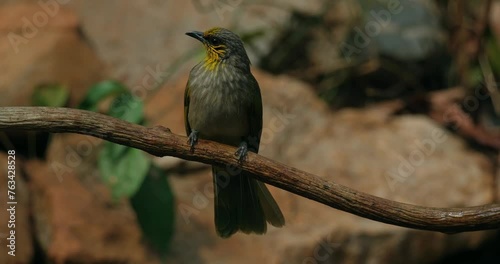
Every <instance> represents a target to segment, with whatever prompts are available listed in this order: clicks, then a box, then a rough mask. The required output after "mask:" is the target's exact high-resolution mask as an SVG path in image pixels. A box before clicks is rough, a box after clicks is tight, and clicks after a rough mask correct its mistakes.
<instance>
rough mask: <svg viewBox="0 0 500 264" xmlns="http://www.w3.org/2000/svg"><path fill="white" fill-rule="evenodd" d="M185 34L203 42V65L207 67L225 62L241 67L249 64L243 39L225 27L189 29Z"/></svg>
mask: <svg viewBox="0 0 500 264" xmlns="http://www.w3.org/2000/svg"><path fill="white" fill-rule="evenodd" d="M186 35H188V36H190V37H193V38H195V39H197V40H199V41H200V42H201V43H203V46H204V47H205V50H206V58H205V66H207V68H209V69H215V68H216V67H217V66H218V65H221V64H226V63H229V64H232V65H234V66H242V67H249V65H250V60H249V59H248V56H247V53H246V51H245V47H244V46H243V41H241V39H240V37H239V36H238V35H236V34H234V33H233V32H231V31H229V30H227V29H225V28H219V27H216V28H212V29H209V30H207V31H205V32H200V31H191V32H187V33H186Z"/></svg>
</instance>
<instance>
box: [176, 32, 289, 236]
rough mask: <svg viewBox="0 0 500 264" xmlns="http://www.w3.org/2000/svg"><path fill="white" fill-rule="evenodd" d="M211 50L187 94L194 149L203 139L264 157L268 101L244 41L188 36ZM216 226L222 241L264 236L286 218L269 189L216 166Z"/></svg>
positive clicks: (204, 34) (186, 114)
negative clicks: (264, 113) (264, 116)
mask: <svg viewBox="0 0 500 264" xmlns="http://www.w3.org/2000/svg"><path fill="white" fill-rule="evenodd" d="M186 34H187V35H189V36H191V37H193V38H196V39H198V40H199V41H201V43H203V45H204V47H205V50H206V57H205V59H204V60H203V61H202V62H200V63H199V64H197V65H196V66H194V68H193V69H192V70H191V73H190V75H189V80H188V83H187V86H186V91H185V95H184V120H185V125H186V132H187V134H188V135H189V140H190V144H191V146H192V147H194V145H195V144H196V141H197V139H198V138H202V139H208V140H213V141H217V142H220V143H224V144H228V145H233V146H239V148H238V152H237V156H238V158H240V159H242V160H243V159H244V156H245V154H246V151H247V149H248V150H249V151H253V152H256V153H257V152H258V151H259V143H260V135H261V130H262V98H261V95H260V89H259V85H258V83H257V81H256V80H255V78H254V77H253V75H252V73H251V72H250V60H249V59H248V56H247V54H246V51H245V48H244V46H243V42H242V41H241V39H240V38H239V37H238V36H237V35H236V34H234V33H232V32H231V31H229V30H227V29H223V28H213V29H210V30H208V31H206V32H198V31H193V32H188V33H186ZM212 171H213V176H214V190H215V227H216V231H217V234H218V235H220V236H221V237H229V236H231V235H232V234H234V233H235V232H236V231H238V230H241V231H242V232H244V233H257V234H263V233H265V232H266V229H267V223H266V222H269V223H270V224H271V225H273V226H277V227H281V226H283V225H284V224H285V219H284V217H283V215H282V213H281V210H280V209H279V207H278V205H277V204H276V202H275V201H274V198H273V197H272V196H271V194H270V192H269V190H268V189H267V187H266V186H265V185H264V184H263V183H261V182H259V181H257V180H255V179H253V178H251V177H250V176H248V175H246V173H245V172H242V171H241V170H240V169H239V168H234V167H215V166H214V167H212Z"/></svg>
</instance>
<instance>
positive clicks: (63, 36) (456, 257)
mask: <svg viewBox="0 0 500 264" xmlns="http://www.w3.org/2000/svg"><path fill="white" fill-rule="evenodd" d="M214 26H221V27H226V28H228V29H231V30H232V31H234V32H236V33H237V34H239V35H240V36H241V37H242V39H243V40H244V42H245V46H246V49H247V52H248V53H249V56H250V59H251V61H252V65H253V70H252V71H253V73H254V75H255V77H256V78H257V80H258V81H259V84H260V86H261V90H262V94H263V101H264V129H263V135H262V142H261V154H262V155H264V156H266V157H269V158H271V159H273V160H276V161H278V162H282V163H285V164H288V165H290V166H293V167H296V168H299V169H302V170H304V171H308V172H311V173H313V174H316V175H318V176H321V177H324V178H326V179H329V180H331V181H334V182H337V183H340V184H343V185H345V186H348V187H350V188H353V189H356V190H359V191H363V192H366V193H369V194H372V195H376V196H380V197H384V198H387V199H391V200H395V201H400V202H405V203H411V204H418V205H423V206H435V207H462V206H474V205H482V204H489V203H495V202H498V199H499V198H500V192H499V191H500V181H499V178H498V177H499V175H500V170H499V167H498V166H499V161H500V158H499V154H498V150H499V149H500V131H499V124H500V119H499V117H500V94H499V88H498V81H497V79H498V78H500V45H499V43H500V1H487V0H483V1H479V0H475V1H465V0H455V1H447V0H439V1H432V0H399V1H398V0H357V1H347V0H312V1H307V2H306V1H298V0H291V1H286V0H278V1H262V0H189V1H183V2H181V1H169V0H144V1H132V0H121V1H118V0H108V1H98V0H86V1H84V0H0V35H1V37H0V91H1V96H0V106H28V105H37V106H64V107H72V108H81V109H87V110H91V111H97V112H101V113H105V114H109V115H112V116H114V117H117V118H121V119H125V120H127V121H129V122H133V123H137V124H141V125H146V126H156V125H162V126H164V127H168V128H170V129H171V130H172V131H173V132H174V133H177V134H182V135H184V134H185V131H184V123H183V122H184V121H183V96H184V87H185V84H186V81H187V76H188V73H189V70H190V69H191V68H192V67H193V66H194V65H195V64H196V63H197V62H198V61H200V60H201V59H202V58H203V56H204V51H203V49H202V47H201V45H200V44H199V43H198V42H196V41H195V40H193V39H191V38H189V37H187V36H185V35H184V33H185V32H187V31H191V30H200V31H204V30H206V29H209V28H211V27H214ZM0 149H1V152H0V160H2V161H1V162H0V167H2V170H1V171H2V172H1V174H2V177H1V179H0V181H2V184H1V185H0V207H1V208H2V210H1V212H3V213H1V214H0V237H1V239H2V241H3V242H5V241H6V240H5V239H6V237H7V234H8V232H9V229H8V228H7V224H6V223H7V220H8V216H7V215H6V214H5V212H6V211H5V208H4V207H6V206H7V205H6V202H7V196H6V195H5V193H6V190H7V187H6V184H4V182H5V181H7V176H6V169H5V168H4V166H5V167H6V164H7V156H6V151H7V150H11V149H15V150H16V158H17V159H16V166H17V167H16V168H17V171H16V172H17V174H16V175H17V177H16V199H17V202H18V205H17V211H16V234H17V240H16V246H17V247H16V257H11V256H9V255H7V249H6V248H5V245H4V243H3V242H1V243H0V245H2V246H1V247H0V248H1V249H0V251H1V253H0V263H259V262H260V263H403V262H404V263H451V262H453V263H471V262H474V263H499V260H500V253H499V252H500V235H499V233H498V231H482V232H470V233H461V234H453V235H450V234H441V233H437V232H425V231H417V230H411V229H406V228H399V227H395V226H390V225H386V224H382V223H377V222H374V221H371V220H367V219H363V218H360V217H357V216H353V215H350V214H347V213H345V212H342V211H338V210H335V209H332V208H329V207H327V206H324V205H321V204H318V203H316V202H312V201H310V200H307V199H305V198H302V197H299V196H296V195H294V194H291V193H288V192H286V191H283V190H280V189H277V188H274V187H271V188H270V189H271V192H272V193H273V195H274V197H275V198H276V200H277V201H278V203H279V205H280V207H281V208H282V210H283V213H284V215H285V218H286V221H287V224H286V226H285V227H284V228H281V229H276V228H270V229H269V230H268V233H267V234H266V235H265V236H256V235H244V234H236V235H234V236H233V237H231V238H230V239H226V240H224V239H221V238H219V237H217V236H216V234H215V230H214V223H213V187H212V178H211V172H210V169H209V167H208V166H206V165H203V164H199V163H192V162H186V161H183V160H179V159H176V158H169V157H165V158H155V157H151V156H149V155H147V154H145V153H143V152H141V151H137V150H134V149H129V148H126V147H123V146H118V145H114V144H111V143H106V142H103V141H102V140H98V139H95V138H92V137H87V136H81V135H76V134H57V135H48V134H44V133H35V132H28V133H27V132H19V131H0Z"/></svg>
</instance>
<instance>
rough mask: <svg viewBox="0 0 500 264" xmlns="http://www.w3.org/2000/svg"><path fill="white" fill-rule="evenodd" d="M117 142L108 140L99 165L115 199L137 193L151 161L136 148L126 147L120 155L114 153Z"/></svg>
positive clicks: (100, 156) (101, 153)
mask: <svg viewBox="0 0 500 264" xmlns="http://www.w3.org/2000/svg"><path fill="white" fill-rule="evenodd" d="M114 145H115V144H113V143H110V142H106V143H105V144H104V147H103V148H102V150H101V152H100V153H99V159H98V162H97V163H98V167H99V171H100V172H101V175H102V177H103V179H104V181H105V182H106V183H107V184H108V186H109V187H110V188H111V193H112V194H113V197H114V198H115V199H117V198H120V197H130V196H132V195H134V194H135V193H136V191H137V190H138V189H139V187H140V186H141V184H142V181H143V180H144V177H145V176H146V174H147V172H148V170H149V167H150V164H151V161H150V160H149V159H148V158H147V157H146V155H145V154H144V153H143V152H142V151H140V150H138V149H134V148H125V149H124V150H123V151H122V154H121V155H119V156H118V157H115V156H113V155H112V152H113V151H114V150H113V148H115V146H114Z"/></svg>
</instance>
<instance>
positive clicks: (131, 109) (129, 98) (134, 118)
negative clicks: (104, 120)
mask: <svg viewBox="0 0 500 264" xmlns="http://www.w3.org/2000/svg"><path fill="white" fill-rule="evenodd" d="M109 115H110V116H112V117H116V118H119V119H122V120H125V121H127V122H130V123H134V124H140V123H142V121H143V119H144V103H143V102H142V101H141V100H140V99H139V98H137V97H135V96H133V95H132V94H131V93H130V92H126V93H122V94H120V95H119V96H118V97H116V98H115V100H114V101H113V104H111V107H110V109H109Z"/></svg>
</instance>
